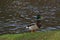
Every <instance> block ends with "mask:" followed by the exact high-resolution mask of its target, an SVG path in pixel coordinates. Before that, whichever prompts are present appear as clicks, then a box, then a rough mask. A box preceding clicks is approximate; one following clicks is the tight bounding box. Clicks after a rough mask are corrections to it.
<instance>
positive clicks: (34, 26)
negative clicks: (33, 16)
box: [26, 15, 41, 32]
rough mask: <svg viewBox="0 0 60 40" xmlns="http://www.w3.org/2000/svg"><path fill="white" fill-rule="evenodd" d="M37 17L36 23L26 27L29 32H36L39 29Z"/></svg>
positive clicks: (39, 21) (39, 23)
mask: <svg viewBox="0 0 60 40" xmlns="http://www.w3.org/2000/svg"><path fill="white" fill-rule="evenodd" d="M39 16H40V15H38V18H37V21H36V22H35V23H31V24H30V25H28V26H26V28H27V29H28V30H29V31H30V32H36V30H38V29H40V27H41V20H39Z"/></svg>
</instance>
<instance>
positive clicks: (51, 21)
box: [0, 0, 60, 33]
mask: <svg viewBox="0 0 60 40" xmlns="http://www.w3.org/2000/svg"><path fill="white" fill-rule="evenodd" d="M58 1H59V0H58ZM58 1H57V2H55V1H53V0H52V1H50V2H49V1H48V2H49V3H48V2H46V1H42V0H41V1H40V0H39V2H38V1H28V0H27V1H24V0H23V1H22V0H13V1H12V0H11V1H10V0H7V2H4V1H1V2H0V27H2V29H3V28H4V27H10V26H16V28H14V29H18V28H20V27H22V26H23V27H24V26H25V25H28V24H31V23H32V22H36V16H37V14H40V15H41V16H42V25H43V26H44V27H45V28H47V29H49V28H48V27H50V26H51V27H54V28H55V27H56V28H57V29H60V8H59V7H60V5H59V3H58ZM35 2H36V3H35ZM39 3H40V4H39ZM49 4H51V5H49ZM22 24H23V25H22ZM21 25H22V26H21ZM51 27H50V28H51ZM14 29H12V30H14ZM51 30H52V28H51ZM18 32H19V31H18ZM18 32H17V33H18Z"/></svg>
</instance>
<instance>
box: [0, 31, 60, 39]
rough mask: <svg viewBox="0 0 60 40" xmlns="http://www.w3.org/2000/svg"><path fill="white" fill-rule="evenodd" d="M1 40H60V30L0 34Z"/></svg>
mask: <svg viewBox="0 0 60 40" xmlns="http://www.w3.org/2000/svg"><path fill="white" fill-rule="evenodd" d="M0 40H60V31H46V32H35V33H22V34H4V35H0Z"/></svg>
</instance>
